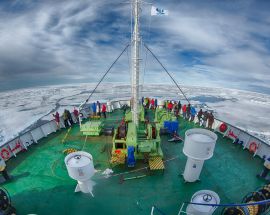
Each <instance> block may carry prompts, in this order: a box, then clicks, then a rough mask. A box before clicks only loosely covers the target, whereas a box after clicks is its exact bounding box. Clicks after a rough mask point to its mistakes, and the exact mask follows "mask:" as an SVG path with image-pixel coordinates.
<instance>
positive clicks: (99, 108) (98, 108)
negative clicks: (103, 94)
mask: <svg viewBox="0 0 270 215" xmlns="http://www.w3.org/2000/svg"><path fill="white" fill-rule="evenodd" d="M97 115H98V116H100V117H101V107H100V103H99V101H97Z"/></svg>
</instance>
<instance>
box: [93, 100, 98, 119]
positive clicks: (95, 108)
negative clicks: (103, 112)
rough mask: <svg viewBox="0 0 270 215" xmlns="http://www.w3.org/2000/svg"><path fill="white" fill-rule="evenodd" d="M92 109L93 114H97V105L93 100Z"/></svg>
mask: <svg viewBox="0 0 270 215" xmlns="http://www.w3.org/2000/svg"><path fill="white" fill-rule="evenodd" d="M92 111H93V115H94V116H96V115H97V105H96V103H95V102H94V103H93V104H92Z"/></svg>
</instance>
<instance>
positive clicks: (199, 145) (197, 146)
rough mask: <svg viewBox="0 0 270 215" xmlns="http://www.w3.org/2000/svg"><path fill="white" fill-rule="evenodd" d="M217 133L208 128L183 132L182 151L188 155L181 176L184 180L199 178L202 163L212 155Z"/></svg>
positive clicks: (192, 180) (189, 180)
mask: <svg viewBox="0 0 270 215" xmlns="http://www.w3.org/2000/svg"><path fill="white" fill-rule="evenodd" d="M216 141H217V135H216V134H215V133H214V132H212V131H209V130H206V129H202V128H194V129H190V130H187V131H186V133H185V143H184V148H183V153H184V154H185V155H186V156H187V157H188V159H187V163H186V167H185V171H184V174H183V177H184V179H185V181H186V182H195V181H197V180H199V177H200V174H201V171H202V167H203V163H204V161H205V160H208V159H210V158H211V157H212V156H213V153H214V149H215V145H216Z"/></svg>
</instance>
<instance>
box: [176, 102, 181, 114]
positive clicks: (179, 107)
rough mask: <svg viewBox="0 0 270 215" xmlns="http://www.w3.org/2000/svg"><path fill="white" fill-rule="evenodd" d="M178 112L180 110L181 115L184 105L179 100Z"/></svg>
mask: <svg viewBox="0 0 270 215" xmlns="http://www.w3.org/2000/svg"><path fill="white" fill-rule="evenodd" d="M177 105H178V110H179V113H180V112H181V109H182V104H181V101H180V100H179V101H178V104H177Z"/></svg>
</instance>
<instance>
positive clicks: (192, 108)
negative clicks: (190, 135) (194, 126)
mask: <svg viewBox="0 0 270 215" xmlns="http://www.w3.org/2000/svg"><path fill="white" fill-rule="evenodd" d="M196 113H197V112H196V109H195V107H193V106H191V108H190V116H191V118H190V121H191V122H193V121H194V118H195V116H196Z"/></svg>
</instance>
